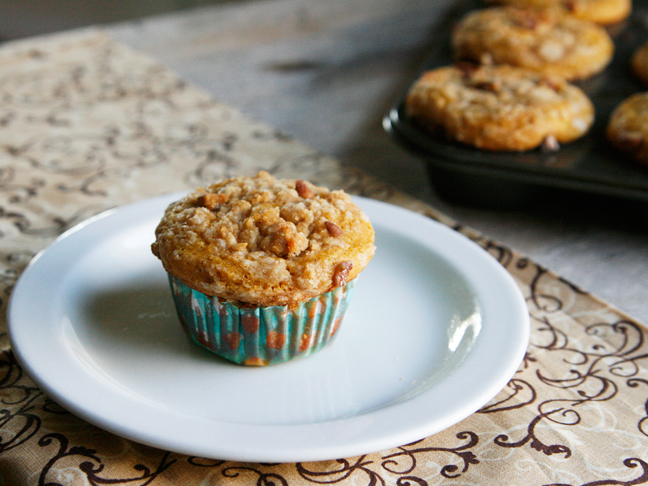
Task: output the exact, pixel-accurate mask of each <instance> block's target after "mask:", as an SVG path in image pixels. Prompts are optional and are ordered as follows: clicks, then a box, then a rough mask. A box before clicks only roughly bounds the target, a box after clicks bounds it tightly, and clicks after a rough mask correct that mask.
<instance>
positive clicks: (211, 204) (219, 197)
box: [196, 192, 229, 211]
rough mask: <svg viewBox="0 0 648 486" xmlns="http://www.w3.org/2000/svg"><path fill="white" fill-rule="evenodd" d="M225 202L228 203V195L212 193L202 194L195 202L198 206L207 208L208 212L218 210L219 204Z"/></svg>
mask: <svg viewBox="0 0 648 486" xmlns="http://www.w3.org/2000/svg"><path fill="white" fill-rule="evenodd" d="M227 201H229V195H227V194H222V193H220V194H214V193H213V192H208V193H207V194H203V195H202V196H200V197H199V198H198V199H197V200H196V202H197V203H198V205H199V206H202V207H204V208H207V209H209V210H210V211H214V210H215V209H218V207H219V206H220V205H221V204H225V203H226V202H227Z"/></svg>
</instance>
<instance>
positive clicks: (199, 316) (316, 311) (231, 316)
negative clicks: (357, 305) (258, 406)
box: [169, 274, 355, 366]
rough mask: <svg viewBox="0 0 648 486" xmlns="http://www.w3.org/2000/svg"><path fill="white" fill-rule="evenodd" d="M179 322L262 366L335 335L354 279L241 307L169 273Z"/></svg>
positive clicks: (216, 349)
mask: <svg viewBox="0 0 648 486" xmlns="http://www.w3.org/2000/svg"><path fill="white" fill-rule="evenodd" d="M169 282H170V284H171V290H172V293H173V299H174V301H175V305H176V310H177V313H178V317H179V318H180V322H181V323H182V326H183V328H184V330H185V332H186V333H187V335H188V336H189V337H190V338H191V339H192V340H193V341H195V342H196V343H197V344H199V345H200V346H202V347H203V348H206V349H208V350H209V351H212V352H213V353H215V354H217V355H218V356H221V357H223V358H225V359H227V360H229V361H233V362H234V363H237V364H240V365H247V366H265V365H269V364H277V363H283V362H285V361H289V360H292V359H294V358H298V357H302V356H308V355H310V354H312V353H314V352H316V351H318V350H320V349H322V348H323V347H325V346H326V345H328V344H330V343H331V342H332V341H333V339H334V338H335V336H336V334H337V331H338V329H339V327H340V324H341V323H342V319H343V317H344V314H345V312H346V309H347V307H348V305H349V302H350V300H351V297H352V295H353V289H354V287H355V279H354V280H352V281H350V282H348V283H347V284H346V285H345V286H344V287H337V288H335V289H334V290H332V291H330V292H327V293H325V294H322V295H320V296H318V297H314V298H312V299H310V300H308V301H306V302H303V303H301V304H299V305H297V306H271V307H255V308H242V307H238V306H236V305H234V304H232V303H229V302H221V301H219V300H218V298H217V297H213V296H209V295H205V294H203V293H201V292H198V291H197V290H194V289H192V288H191V287H189V286H187V285H185V284H184V283H182V282H181V281H180V280H178V279H177V278H176V277H174V276H173V275H170V274H169Z"/></svg>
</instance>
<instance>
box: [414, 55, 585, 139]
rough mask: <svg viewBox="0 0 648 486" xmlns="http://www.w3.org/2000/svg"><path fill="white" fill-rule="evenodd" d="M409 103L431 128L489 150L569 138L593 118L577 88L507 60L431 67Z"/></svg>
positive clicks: (582, 130)
mask: <svg viewBox="0 0 648 486" xmlns="http://www.w3.org/2000/svg"><path fill="white" fill-rule="evenodd" d="M405 106H406V109H407V113H408V115H409V116H410V117H412V118H414V119H416V120H418V121H419V122H420V123H422V124H423V125H425V126H426V127H428V128H429V129H430V130H432V131H433V132H439V133H441V134H442V135H443V136H445V137H447V138H449V139H451V140H456V141H459V142H462V143H466V144H469V145H472V146H474V147H477V148H480V149H485V150H508V151H523V150H530V149H533V148H535V147H538V146H540V145H541V144H542V143H543V141H544V140H546V139H547V137H553V138H555V139H556V141H558V142H560V143H564V142H569V141H572V140H575V139H576V138H578V137H580V136H582V135H583V134H585V133H586V132H587V131H588V130H589V128H590V126H591V125H592V123H593V121H594V106H593V104H592V102H591V101H590V100H589V98H588V97H587V96H586V95H585V93H583V92H582V91H581V90H580V89H579V88H578V87H576V86H574V85H572V84H570V83H568V82H567V81H565V80H564V79H562V78H560V77H556V78H552V77H548V76H543V75H540V74H538V73H535V72H533V71H529V70H527V69H522V68H517V67H513V66H508V65H493V66H477V65H474V64H466V63H460V64H458V65H457V66H445V67H440V68H436V69H433V70H431V71H428V72H426V73H424V74H423V75H422V76H421V77H420V78H419V79H418V81H417V82H416V83H414V85H413V86H412V87H411V88H410V91H409V93H408V95H407V98H406V100H405Z"/></svg>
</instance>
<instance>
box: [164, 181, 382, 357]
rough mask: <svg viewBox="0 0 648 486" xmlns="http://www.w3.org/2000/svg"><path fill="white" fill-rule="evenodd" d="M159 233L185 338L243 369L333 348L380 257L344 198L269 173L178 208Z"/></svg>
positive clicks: (201, 193)
mask: <svg viewBox="0 0 648 486" xmlns="http://www.w3.org/2000/svg"><path fill="white" fill-rule="evenodd" d="M155 236H156V240H155V242H154V243H153V244H152V246H151V249H152V251H153V254H154V255H156V256H157V257H158V258H159V259H160V260H161V262H162V264H163V266H164V268H165V270H166V271H167V273H168V275H169V279H170V282H171V289H172V291H173V295H174V299H175V302H176V309H177V311H178V316H179V317H180V320H181V322H182V324H183V326H184V328H185V330H186V332H187V333H188V334H189V336H191V337H192V338H193V339H194V340H195V341H196V342H197V343H198V344H200V345H202V346H203V347H205V348H207V349H209V350H211V351H213V352H215V353H216V354H218V355H220V356H222V357H224V358H227V359H229V360H231V361H234V362H236V363H238V364H246V365H266V364H273V363H278V362H283V361H287V360H289V359H292V358H295V357H298V356H304V355H307V354H311V353H312V352H314V351H317V350H318V349H321V348H322V347H324V346H325V345H326V344H328V343H329V342H330V341H331V340H332V339H333V337H334V336H335V334H336V332H337V329H338V328H339V325H340V323H341V321H342V318H343V316H344V312H345V310H346V307H347V306H348V303H349V300H350V298H351V295H352V293H353V288H354V285H355V281H356V278H357V276H358V274H359V273H360V272H361V271H362V270H363V269H364V268H365V266H366V265H367V264H368V263H369V261H370V260H371V258H372V257H373V254H374V251H375V247H374V231H373V228H372V226H371V223H370V221H369V219H368V218H367V216H366V215H365V214H364V213H363V212H362V210H361V209H360V208H359V207H358V206H356V205H355V204H354V203H353V201H352V200H351V198H350V197H349V196H348V195H347V194H346V193H344V192H343V191H330V190H328V189H326V188H324V187H317V186H315V185H313V184H311V183H309V182H307V181H303V180H300V179H298V180H278V179H276V178H274V177H273V176H272V175H270V174H269V173H268V172H265V171H261V172H259V173H258V174H257V175H256V176H255V177H235V178H231V179H226V180H223V181H221V182H218V183H216V184H213V185H211V186H209V187H206V188H199V189H197V190H195V191H193V192H191V193H190V194H188V195H187V196H185V197H184V198H182V199H181V200H179V201H177V202H174V203H172V204H171V205H170V206H169V207H168V208H167V209H166V211H165V214H164V216H163V218H162V220H161V221H160V223H159V225H158V226H157V228H156V231H155Z"/></svg>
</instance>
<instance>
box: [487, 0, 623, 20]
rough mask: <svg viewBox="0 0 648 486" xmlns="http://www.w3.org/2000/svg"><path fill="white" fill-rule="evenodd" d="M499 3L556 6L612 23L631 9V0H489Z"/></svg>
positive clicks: (586, 18)
mask: <svg viewBox="0 0 648 486" xmlns="http://www.w3.org/2000/svg"><path fill="white" fill-rule="evenodd" d="M490 3H494V4H500V5H516V6H520V7H534V8H545V7H558V8H562V9H564V10H565V11H566V12H568V13H570V14H572V15H574V16H575V17H578V18H579V19H583V20H587V21H590V22H594V23H597V24H599V25H612V24H616V23H618V22H621V21H622V20H624V19H625V18H627V17H628V15H630V12H631V11H632V0H491V2H490Z"/></svg>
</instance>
